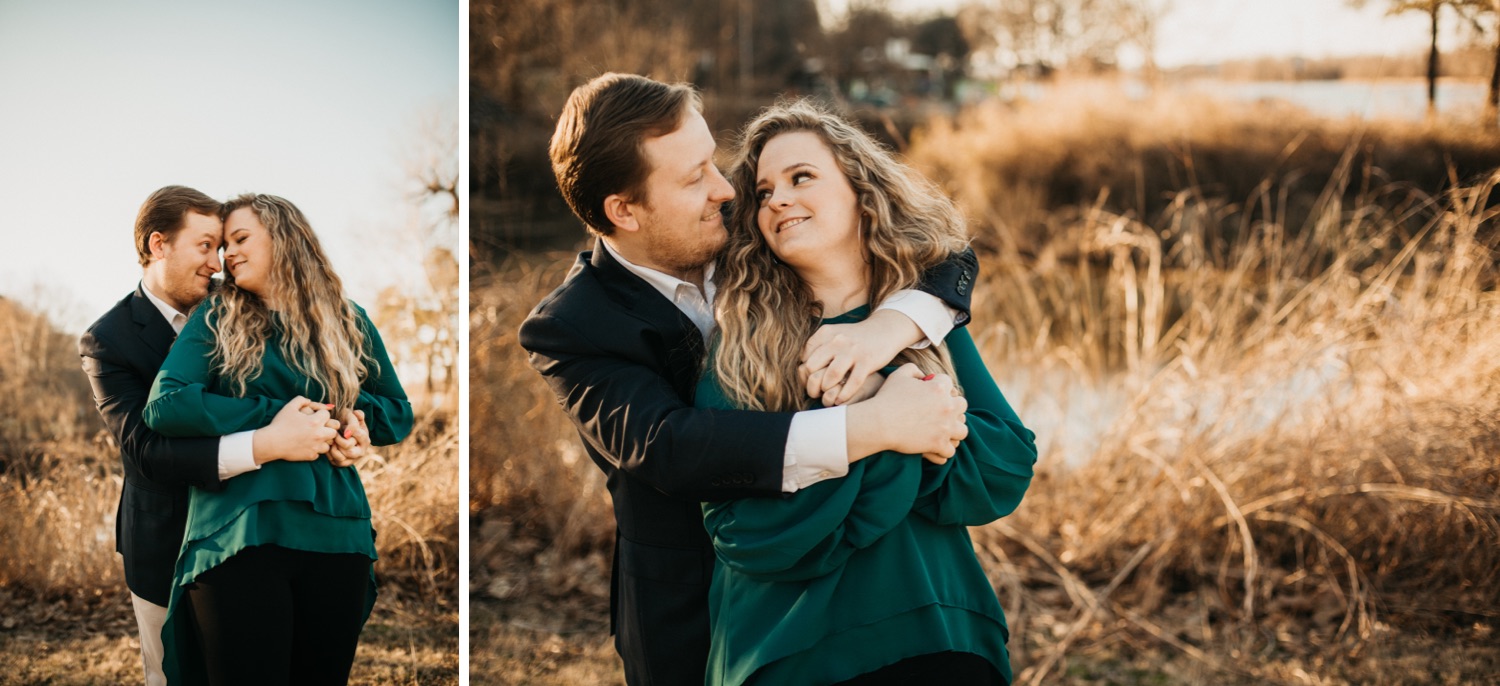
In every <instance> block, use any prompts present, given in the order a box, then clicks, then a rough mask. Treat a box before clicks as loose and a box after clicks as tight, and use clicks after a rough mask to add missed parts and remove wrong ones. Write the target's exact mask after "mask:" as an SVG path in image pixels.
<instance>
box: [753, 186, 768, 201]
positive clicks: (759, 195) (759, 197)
mask: <svg viewBox="0 0 1500 686" xmlns="http://www.w3.org/2000/svg"><path fill="white" fill-rule="evenodd" d="M770 199H771V191H769V190H766V189H764V188H763V189H761V190H758V191H756V192H755V201H756V202H758V203H760V204H762V205H764V204H766V201H767V200H770Z"/></svg>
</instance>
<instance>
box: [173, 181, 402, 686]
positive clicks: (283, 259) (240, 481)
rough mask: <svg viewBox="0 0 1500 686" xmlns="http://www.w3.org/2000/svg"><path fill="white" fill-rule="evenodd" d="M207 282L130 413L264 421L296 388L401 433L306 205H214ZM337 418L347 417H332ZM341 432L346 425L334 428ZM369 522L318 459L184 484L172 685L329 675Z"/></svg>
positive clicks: (365, 580) (188, 422)
mask: <svg viewBox="0 0 1500 686" xmlns="http://www.w3.org/2000/svg"><path fill="white" fill-rule="evenodd" d="M221 216H222V218H223V219H224V238H225V241H224V245H225V248H224V264H225V270H226V273H227V275H226V277H225V279H224V286H223V288H221V289H219V290H218V292H217V293H215V294H213V295H210V296H209V299H208V300H207V301H206V302H205V303H204V304H203V305H201V306H199V307H198V308H197V309H196V310H195V311H194V312H193V314H192V316H191V318H190V319H189V320H188V322H187V325H186V326H185V327H184V328H183V330H182V333H181V334H180V335H179V336H178V338H177V342H176V343H175V344H174V345H173V346H172V350H171V352H170V353H169V354H168V356H167V359H166V362H164V363H163V365H162V368H161V372H160V373H159V374H158V376H157V378H156V383H155V385H154V386H153V387H152V392H151V400H150V402H149V403H148V405H147V406H146V410H145V420H146V423H147V424H149V425H150V426H151V428H153V429H155V430H156V431H159V432H161V433H163V434H167V435H170V436H183V435H207V436H214V435H224V434H229V433H233V432H236V431H242V430H246V429H254V428H258V427H261V426H264V425H266V424H268V423H269V422H270V420H271V418H272V417H273V416H274V415H275V413H276V412H277V410H279V409H280V408H281V405H282V404H283V403H282V402H281V401H277V400H271V399H273V398H279V399H282V400H286V399H290V398H293V397H295V396H298V395H305V396H307V397H308V398H312V399H314V400H319V399H321V400H322V401H324V402H326V403H327V404H328V406H329V407H330V409H331V411H332V414H333V416H335V417H341V418H344V419H345V421H346V422H350V423H352V422H353V421H354V419H353V417H354V416H355V413H356V412H362V413H363V417H364V419H365V423H366V425H367V427H368V431H369V435H370V442H371V443H372V444H374V445H389V444H392V443H395V442H397V441H400V440H401V439H403V438H405V437H406V435H407V434H408V433H410V431H411V427H412V411H411V404H410V403H408V402H407V399H406V394H405V392H404V391H403V390H402V388H401V383H400V381H399V380H398V379H397V377H396V371H395V369H394V368H393V367H392V366H391V362H390V359H389V357H388V356H387V355H386V351H385V347H384V345H383V344H382V342H381V339H380V334H379V332H377V331H376V330H375V327H374V325H372V324H371V323H370V320H369V318H368V317H367V316H366V315H365V312H364V310H363V309H361V308H360V307H359V306H358V305H355V304H354V303H353V302H351V301H349V300H347V299H345V298H344V295H343V286H342V283H341V282H340V281H339V278H338V276H337V275H336V274H334V273H333V270H332V269H331V268H330V267H329V264H328V259H327V257H325V256H324V254H323V249H322V246H321V245H320V244H319V243H318V239H317V237H316V236H315V235H313V232H312V227H311V226H309V225H308V222H307V219H306V217H304V216H303V214H302V212H301V211H300V210H298V209H297V208H296V207H295V206H293V205H292V204H291V203H290V202H287V201H286V200H283V199H281V198H278V197H275V196H270V195H254V194H247V195H242V196H240V197H238V198H235V199H233V200H231V201H229V202H228V203H226V204H225V205H224V207H223V209H222V211H221ZM346 426H347V424H346ZM344 435H346V436H347V434H344ZM375 558H376V554H375V532H374V530H373V529H372V528H371V525H370V505H369V501H368V500H367V498H366V497H365V491H364V487H363V486H362V485H361V483H360V479H359V474H358V472H356V471H355V470H354V469H352V468H340V467H335V466H333V465H332V464H330V463H329V460H328V459H318V460H315V461H312V462H286V461H278V462H269V463H266V464H264V465H262V466H261V467H260V469H259V470H257V471H253V472H249V473H246V474H242V475H239V476H236V477H234V478H232V479H229V480H227V481H225V482H224V488H223V490H222V491H219V492H213V493H210V492H207V491H202V490H198V489H193V491H192V495H191V499H190V501H189V506H188V523H187V533H186V536H185V538H184V541H183V545H182V551H181V553H180V554H179V556H178V559H177V568H176V573H175V577H174V579H173V588H172V596H171V602H170V605H169V606H168V609H167V624H166V627H165V628H164V629H163V630H162V639H163V643H164V644H165V648H166V659H165V664H164V669H165V671H166V673H167V677H168V680H169V682H170V683H172V684H173V685H174V686H177V685H179V684H198V683H211V684H216V685H217V684H231V683H245V684H270V683H298V684H301V683H307V684H342V683H345V682H347V681H348V678H349V670H350V667H351V665H352V664H353V660H354V651H355V648H356V645H357V644H358V640H359V633H360V630H361V629H362V628H363V626H364V622H365V620H366V619H367V618H368V617H369V613H370V609H371V607H372V606H373V604H374V600H375V586H374V579H373V572H372V563H373V561H374V560H375Z"/></svg>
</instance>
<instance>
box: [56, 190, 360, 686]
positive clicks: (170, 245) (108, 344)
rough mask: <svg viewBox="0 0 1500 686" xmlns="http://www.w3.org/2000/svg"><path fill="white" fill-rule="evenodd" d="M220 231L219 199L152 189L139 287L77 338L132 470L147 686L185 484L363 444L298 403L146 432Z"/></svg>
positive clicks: (139, 248)
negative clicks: (213, 433)
mask: <svg viewBox="0 0 1500 686" xmlns="http://www.w3.org/2000/svg"><path fill="white" fill-rule="evenodd" d="M221 231H222V224H221V223H220V221H219V202H218V201H217V200H214V199H213V198H210V197H208V196H207V195H204V194H203V193H200V192H198V191H196V190H193V189H191V188H186V187H183V186H168V187H166V188H162V189H160V190H158V191H156V192H155V193H152V194H151V197H149V198H147V199H146V202H145V204H143V205H142V206H141V209H140V213H139V214H138V216H137V217H136V222H135V245H136V252H137V254H138V255H137V256H138V258H139V260H140V263H141V266H142V267H143V271H142V276H141V282H140V284H139V285H138V286H137V287H136V289H135V292H134V293H131V294H130V295H128V296H126V297H125V298H124V299H123V300H121V301H120V302H119V303H117V304H115V306H114V307H112V308H110V310H109V311H108V312H106V313H105V314H104V316H102V317H100V318H99V320H98V321H96V322H94V323H93V325H91V326H90V327H89V328H88V331H87V332H85V333H84V334H83V338H82V339H80V340H79V342H78V352H79V355H80V356H82V358H83V370H84V372H85V373H87V374H88V377H89V383H90V385H91V386H92V387H93V391H94V402H95V404H96V405H97V406H98V408H99V415H100V417H102V418H103V419H104V424H105V426H106V427H108V429H109V431H110V434H111V435H113V436H114V438H115V442H116V443H117V444H119V446H120V458H121V460H122V461H123V462H124V466H125V482H124V487H123V489H122V491H121V493H120V504H119V509H118V511H117V512H116V515H115V550H116V551H118V552H119V553H120V554H121V555H123V556H124V562H125V584H126V585H127V586H128V587H129V588H130V601H131V605H132V606H133V608H134V609H135V616H136V624H137V626H138V627H139V629H140V634H141V660H142V663H143V665H144V668H145V672H146V683H147V684H148V686H158V685H160V684H165V683H166V678H165V677H164V676H163V675H162V672H161V660H162V643H161V628H162V622H164V621H165V620H166V613H167V608H166V607H165V606H166V604H167V599H168V596H169V591H170V588H171V583H172V572H173V568H174V566H175V564H176V561H177V552H178V548H179V547H181V545H182V536H183V530H184V526H185V524H186V522H187V506H188V487H189V486H194V487H197V488H202V489H205V490H219V489H220V488H222V486H221V485H220V484H221V482H222V481H223V480H225V479H230V478H233V477H235V476H236V475H239V474H243V473H246V472H249V471H254V470H256V469H259V468H260V465H261V464H264V463H266V462H270V461H272V460H293V461H308V460H315V459H317V458H318V457H319V455H320V454H323V453H329V452H330V444H333V445H334V446H335V447H337V448H338V450H337V451H335V452H334V453H331V454H330V459H334V460H338V461H340V462H343V463H345V464H347V463H348V462H349V461H350V460H352V457H353V456H355V455H357V454H358V453H360V452H361V451H362V445H367V444H368V442H367V439H365V442H364V443H359V442H358V441H357V440H356V439H355V438H352V437H351V438H348V439H345V438H343V437H339V438H338V441H337V442H335V437H336V433H337V431H336V429H335V428H334V427H337V426H338V422H336V421H332V420H331V419H330V417H329V415H328V406H326V405H322V404H319V403H314V402H312V401H311V400H308V399H307V398H301V397H299V398H296V399H293V400H292V401H290V402H288V403H286V405H285V406H284V407H283V408H282V409H281V411H280V412H278V413H277V415H276V417H275V419H274V420H273V421H272V423H271V424H270V425H269V426H266V427H264V428H261V429H257V430H255V431H246V432H242V433H238V434H234V435H231V436H223V437H220V438H167V437H165V436H162V435H160V434H158V433H156V432H154V431H152V430H151V429H149V428H147V427H146V424H145V423H144V421H142V419H141V411H142V410H143V409H144V408H145V406H146V399H147V397H148V396H149V395H150V391H151V384H152V382H153V381H154V380H155V379H156V373H157V372H158V371H159V370H160V368H161V364H162V361H163V360H164V359H166V356H167V350H168V349H169V348H170V347H171V346H172V341H173V340H174V339H175V338H176V337H177V333H178V332H180V331H181V330H182V327H183V325H184V324H186V323H187V313H188V312H190V311H191V310H192V309H193V307H194V306H196V305H197V304H198V303H199V302H201V301H202V300H203V299H204V298H205V297H207V295H208V291H209V286H210V283H211V277H212V276H213V275H214V274H215V273H217V272H218V271H219V269H220V263H219V253H218V251H219V245H220V243H221V242H222V237H221V235H220V234H221ZM355 430H357V428H356V429H355ZM338 463H339V462H336V464H338Z"/></svg>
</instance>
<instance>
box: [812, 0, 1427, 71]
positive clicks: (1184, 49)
mask: <svg viewBox="0 0 1500 686" xmlns="http://www.w3.org/2000/svg"><path fill="white" fill-rule="evenodd" d="M819 2H820V3H821V4H822V6H823V7H827V8H829V9H830V10H832V11H833V12H834V13H835V14H836V15H837V14H841V13H842V12H844V10H845V8H847V7H848V5H849V4H850V2H849V0H819ZM964 4H966V0H890V7H891V8H892V9H893V10H895V11H897V12H904V13H912V14H928V13H932V12H933V11H936V10H943V11H947V12H952V11H953V10H954V9H955V8H957V7H960V6H962V5H964ZM1387 6H1389V3H1386V2H1384V1H1383V0H1370V2H1368V3H1367V5H1366V7H1365V8H1364V9H1362V10H1356V9H1353V8H1351V7H1350V6H1349V4H1348V3H1347V2H1346V1H1345V0H1172V2H1171V8H1172V10H1171V12H1170V14H1168V16H1167V17H1166V18H1165V19H1164V20H1163V23H1162V30H1161V35H1160V38H1159V41H1160V47H1159V48H1158V50H1157V58H1156V59H1157V63H1158V64H1160V65H1161V66H1163V67H1176V66H1182V65H1187V64H1204V63H1214V62H1220V61H1223V60H1228V59H1239V58H1247V57H1259V56H1264V55H1272V56H1283V55H1300V56H1302V57H1310V58H1315V57H1329V56H1341V55H1360V54H1364V55H1371V54H1399V53H1410V52H1414V51H1423V50H1425V49H1426V46H1427V37H1428V36H1427V19H1426V15H1423V14H1421V13H1419V12H1418V13H1412V12H1408V13H1405V14H1400V15H1395V16H1391V17H1387V16H1386V15H1385V7H1387ZM1447 14H1448V16H1447V17H1445V21H1444V24H1443V29H1444V30H1443V31H1440V36H1441V39H1440V43H1439V47H1440V48H1451V47H1453V45H1454V44H1455V41H1456V36H1457V33H1456V31H1455V30H1454V28H1453V27H1454V21H1453V16H1452V14H1451V12H1450V13H1447ZM1126 66H1131V65H1129V64H1127V65H1126Z"/></svg>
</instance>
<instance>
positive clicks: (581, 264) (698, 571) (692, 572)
mask: <svg viewBox="0 0 1500 686" xmlns="http://www.w3.org/2000/svg"><path fill="white" fill-rule="evenodd" d="M977 272H978V263H977V260H976V259H975V257H974V253H973V252H972V251H965V252H964V253H963V254H961V255H958V256H955V257H954V258H953V259H950V260H948V261H947V262H945V263H944V264H942V265H940V266H939V267H937V268H935V269H933V270H932V271H930V272H928V273H927V274H925V275H924V277H925V278H924V285H923V286H922V289H923V290H925V291H927V292H930V293H932V294H934V295H936V296H937V297H939V298H941V299H942V300H944V301H945V302H947V303H948V304H949V305H950V306H952V307H953V308H954V309H957V310H960V311H961V312H963V313H964V315H963V317H961V319H960V321H966V320H967V318H968V311H969V294H970V286H971V284H972V283H973V279H974V278H975V276H976V274H977ZM520 343H521V345H522V347H524V348H525V349H526V350H527V351H528V352H529V353H530V360H531V364H532V366H533V367H535V368H536V370H537V371H539V372H541V374H542V376H543V378H545V379H546V381H547V383H548V384H549V385H550V386H551V387H552V390H553V392H554V393H555V394H556V395H557V399H558V402H559V403H560V404H561V405H562V407H563V409H564V410H566V411H567V413H568V415H569V416H570V417H571V418H572V420H573V423H574V425H575V426H577V428H578V433H579V435H580V436H581V437H582V438H583V444H584V449H585V450H586V451H587V452H588V454H589V457H590V458H592V459H593V461H594V463H595V464H597V465H598V466H599V468H600V469H602V470H604V473H605V475H606V483H607V485H608V488H609V492H610V496H611V498H612V500H613V502H614V511H615V523H616V525H617V530H616V538H615V557H614V569H613V573H612V574H611V579H610V623H611V629H612V631H613V632H614V634H615V646H616V648H617V649H618V650H619V652H620V657H621V658H622V659H623V660H624V663H625V676H626V681H627V682H629V683H630V684H632V686H640V685H642V684H694V685H695V686H696V685H697V684H702V683H703V676H704V669H705V666H706V664H707V660H708V643H709V635H708V634H709V629H708V584H709V581H710V579H711V578H712V573H713V565H714V553H713V548H712V545H711V544H710V542H709V539H708V534H707V533H706V532H705V530H704V528H703V511H702V509H701V506H700V505H699V503H700V502H702V501H705V500H730V499H735V498H743V497H751V496H763V497H775V496H778V495H780V493H781V480H782V469H783V462H784V459H785V453H786V439H787V432H788V430H789V429H790V428H791V422H792V413H775V412H749V411H723V410H707V409H698V408H694V407H693V393H694V390H695V388H696V386H697V383H698V374H699V371H700V369H701V368H702V365H703V358H704V355H705V353H706V351H705V350H704V344H703V339H702V334H700V333H699V331H698V329H697V328H696V327H695V326H694V325H693V323H692V322H691V321H690V320H689V319H688V318H687V316H686V315H684V314H683V313H682V312H681V311H680V310H678V309H677V307H676V306H675V305H673V304H672V303H671V302H670V301H669V300H667V299H666V298H665V297H663V296H662V295H661V293H659V292H658V291H656V290H655V289H654V288H652V287H651V286H650V285H649V284H647V283H646V282H645V281H644V280H642V279H641V278H640V277H638V276H636V275H635V274H632V273H630V272H629V271H628V270H626V269H625V267H624V266H623V265H621V264H620V263H619V262H618V261H617V260H615V259H614V258H613V257H612V256H611V255H610V254H609V251H608V250H606V249H604V248H603V247H602V246H596V247H595V249H594V250H593V251H592V253H589V252H584V253H581V254H579V256H578V261H577V262H576V263H575V264H574V266H573V268H572V270H571V271H569V273H568V276H567V278H566V279H565V280H564V281H563V284H562V285H561V286H559V287H558V288H557V290H555V291H553V292H552V293H551V294H550V295H548V296H547V297H546V298H545V299H543V300H542V302H541V303H540V304H539V305H537V306H536V309H534V310H533V311H532V312H531V314H530V315H529V316H528V317H527V318H526V321H525V322H523V323H522V324H521V331H520Z"/></svg>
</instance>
